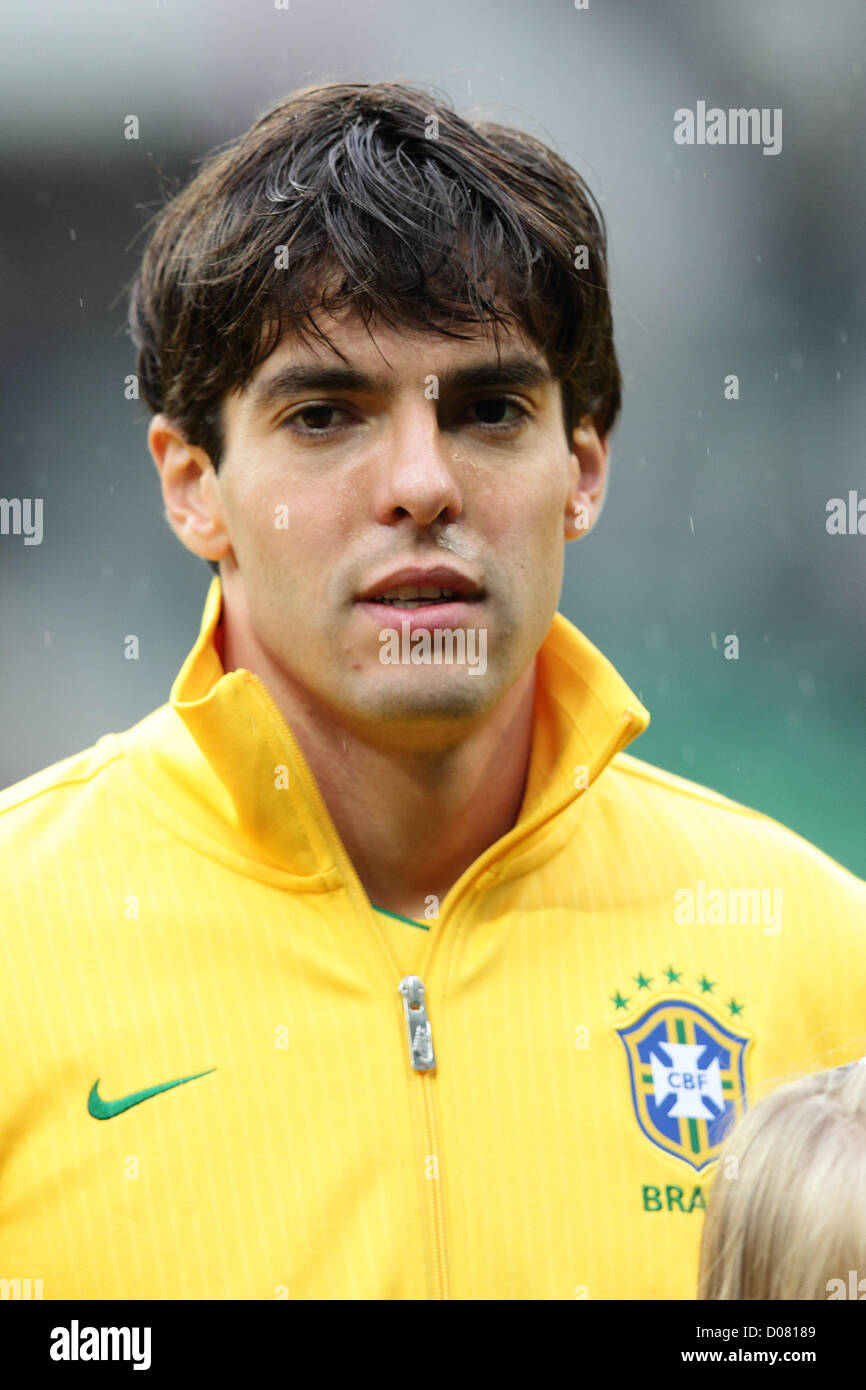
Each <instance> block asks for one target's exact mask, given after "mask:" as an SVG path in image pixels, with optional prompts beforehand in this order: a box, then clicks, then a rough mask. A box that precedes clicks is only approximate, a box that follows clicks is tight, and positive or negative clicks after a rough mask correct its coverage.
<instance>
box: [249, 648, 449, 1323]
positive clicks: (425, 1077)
mask: <svg viewBox="0 0 866 1390" xmlns="http://www.w3.org/2000/svg"><path fill="white" fill-rule="evenodd" d="M249 679H250V683H251V684H252V685H254V686H255V689H256V691H257V693H258V694H259V695H260V696H261V697H262V699H263V701H264V703H265V705H266V706H267V708H268V709H269V710H270V712H271V714H272V715H273V717H274V719H275V720H276V721H277V724H278V727H279V728H280V729H281V731H282V733H283V737H284V738H285V740H286V742H287V743H288V745H289V747H290V748H291V749H292V751H293V752H294V753H295V754H296V755H297V756H296V763H297V767H298V769H299V771H300V775H301V777H302V779H303V782H304V786H305V788H306V791H307V795H308V796H309V798H310V800H311V802H312V803H313V805H314V807H315V808H316V811H317V813H318V814H319V816H320V817H321V822H322V824H323V825H325V826H330V827H332V829H333V837H332V838H333V844H334V849H335V853H336V856H337V859H338V861H339V863H340V866H341V868H342V870H343V873H344V875H345V878H346V879H347V880H348V882H349V883H350V884H351V885H352V887H353V888H354V889H355V892H356V895H357V899H358V901H359V902H360V903H361V904H362V905H363V912H364V915H365V916H366V918H367V921H368V924H369V925H370V926H371V927H372V930H373V934H374V936H375V938H376V940H377V941H378V943H379V946H380V949H381V950H382V951H383V952H384V955H385V959H386V960H387V962H388V964H389V966H390V968H391V970H392V971H393V975H394V977H399V976H400V973H401V972H400V969H399V966H398V965H397V962H396V961H395V959H394V956H393V954H392V952H391V947H390V944H389V942H388V939H387V937H386V936H385V933H384V932H383V931H382V929H381V927H380V925H379V922H378V920H377V918H376V911H375V909H374V908H373V906H372V904H371V902H370V899H369V898H368V896H367V892H366V889H365V888H364V885H363V883H362V882H361V880H360V878H359V877H358V872H357V870H356V868H355V865H354V864H353V863H352V860H351V858H350V857H349V855H348V853H347V852H346V849H345V846H344V845H343V842H342V840H341V839H340V836H339V833H338V831H337V828H336V826H335V825H334V823H333V821H332V819H331V813H330V811H329V810H328V808H327V806H326V804H325V799H324V797H323V796H322V793H321V792H320V790H319V787H318V784H317V782H316V779H315V778H314V777H313V775H312V772H311V771H310V770H309V769H308V767H307V762H306V759H305V758H304V756H303V753H302V752H301V748H300V745H299V744H298V741H297V739H296V738H295V736H294V734H293V733H292V731H291V729H290V728H289V725H288V724H287V723H286V720H285V719H284V718H283V713H282V710H281V709H280V708H279V706H278V705H277V703H276V701H275V700H274V697H273V696H272V694H271V692H270V691H269V690H268V688H267V686H266V685H265V683H264V681H263V680H261V679H260V677H258V676H256V675H253V674H252V672H250V673H249ZM441 922H442V919H441V918H440V921H439V927H440V931H441ZM438 937H439V932H436V934H435V936H434V939H433V941H431V943H430V946H431V952H430V953H428V956H427V961H426V962H425V969H427V968H428V967H429V963H430V955H431V954H432V947H433V946H435V944H436V942H437V940H438ZM397 988H398V990H399V992H400V994H401V995H402V996H403V1007H404V1012H405V1017H406V1030H407V1031H406V1040H407V1045H408V1048H409V1060H410V1065H411V1068H412V1078H411V1080H410V1082H409V1089H410V1092H411V1094H412V1103H413V1104H414V1106H415V1133H416V1134H418V1133H419V1132H420V1134H421V1136H422V1139H423V1143H424V1166H425V1171H424V1176H423V1181H424V1182H426V1184H427V1199H426V1202H425V1204H424V1206H425V1213H424V1214H425V1219H426V1225H427V1234H428V1244H429V1248H430V1250H431V1251H432V1264H431V1270H430V1272H431V1276H432V1296H433V1298H434V1299H446V1298H448V1297H449V1294H448V1267H447V1251H446V1244H445V1212H444V1204H443V1201H442V1192H441V1186H440V1180H439V1125H438V1120H437V1114H436V1093H435V1090H434V1083H435V1077H436V1055H435V1052H434V1050H433V1032H432V1027H431V1024H430V1020H429V1018H428V1017H427V1008H426V1004H425V989H424V985H423V982H422V981H421V979H420V978H419V976H417V975H406V976H405V977H404V978H403V979H402V980H400V983H399V985H398V986H397ZM431 1162H432V1165H433V1171H432V1174H428V1172H427V1167H428V1165H429V1164H430V1163H431Z"/></svg>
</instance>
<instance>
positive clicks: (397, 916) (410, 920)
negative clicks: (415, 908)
mask: <svg viewBox="0 0 866 1390" xmlns="http://www.w3.org/2000/svg"><path fill="white" fill-rule="evenodd" d="M370 906H371V907H372V908H373V910H374V912H384V914H385V916H386V917H393V918H395V919H396V921H398V922H408V923H409V926H410V927H420V928H421V930H422V931H429V930H430V928H429V926H427V924H426V922H416V921H415V918H414V917H404V916H403V915H402V914H401V913H399V912H389V910H388V908H387V907H376V904H375V903H371V904H370Z"/></svg>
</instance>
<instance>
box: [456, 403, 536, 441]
mask: <svg viewBox="0 0 866 1390" xmlns="http://www.w3.org/2000/svg"><path fill="white" fill-rule="evenodd" d="M469 409H470V410H472V411H477V412H478V418H477V419H476V420H475V421H473V423H474V424H479V425H482V426H483V427H484V428H485V429H486V430H487V431H488V432H491V431H500V432H501V433H503V434H504V433H506V431H508V432H512V431H514V430H515V429H517V428H519V426H520V425H522V424H523V422H524V421H525V420H528V419H529V411H528V410H526V409H525V408H524V407H523V406H522V405H520V404H519V402H517V401H513V400H511V399H510V398H509V397H508V396H487V397H485V398H484V399H483V400H479V401H473V402H472V404H471V405H470V406H469ZM507 411H514V412H516V416H515V415H512V417H511V418H510V419H509V418H504V419H503V418H502V417H503V415H504V414H505V412H507Z"/></svg>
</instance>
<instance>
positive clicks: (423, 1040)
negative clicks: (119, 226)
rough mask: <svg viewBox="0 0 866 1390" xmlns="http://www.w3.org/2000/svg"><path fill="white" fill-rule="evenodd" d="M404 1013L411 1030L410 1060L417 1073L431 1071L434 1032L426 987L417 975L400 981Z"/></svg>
mask: <svg viewBox="0 0 866 1390" xmlns="http://www.w3.org/2000/svg"><path fill="white" fill-rule="evenodd" d="M400 993H401V994H402V996H403V1012H404V1013H405V1015H406V1027H407V1028H408V1030H409V1060H410V1061H411V1063H412V1066H413V1067H414V1069H415V1071H430V1069H431V1067H435V1065H436V1058H435V1056H434V1054H433V1030H432V1029H431V1027H430V1020H429V1018H428V1017H427V1010H426V1009H425V1007H424V985H423V983H422V981H421V980H420V979H419V978H418V976H417V975H407V976H406V977H405V979H403V980H401V981H400Z"/></svg>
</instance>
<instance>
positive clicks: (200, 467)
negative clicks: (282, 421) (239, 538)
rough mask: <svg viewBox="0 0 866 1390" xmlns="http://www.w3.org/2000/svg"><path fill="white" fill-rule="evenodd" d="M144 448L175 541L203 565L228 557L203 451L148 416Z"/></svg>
mask: <svg viewBox="0 0 866 1390" xmlns="http://www.w3.org/2000/svg"><path fill="white" fill-rule="evenodd" d="M147 444H148V448H149V449H150V452H151V454H152V456H153V461H154V463H155V464H156V468H157V472H158V473H159V476H160V482H161V484H162V498H163V502H164V503H165V518H166V521H167V522H168V524H169V526H170V527H171V529H172V530H173V531H174V534H175V535H176V536H177V538H178V540H179V541H181V543H182V544H183V545H185V546H186V548H187V550H191V551H192V553H193V554H194V555H200V556H201V558H202V559H203V560H222V559H223V558H224V557H225V556H226V555H228V554H230V552H231V540H230V538H229V534H228V530H227V527H226V522H225V516H224V513H223V508H222V500H221V497H220V485H219V479H218V477H217V475H216V472H215V470H214V466H213V464H212V463H211V461H210V457H209V455H208V454H206V453H205V451H204V449H199V448H198V447H197V446H196V445H194V444H188V443H187V442H186V440H185V439H184V437H183V435H182V434H181V433H180V431H179V430H178V429H177V428H176V426H175V425H173V424H172V422H171V421H170V420H169V419H168V417H167V416H166V415H161V414H160V415H154V417H153V419H152V420H151V422H150V426H149V428H148V431H147Z"/></svg>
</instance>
